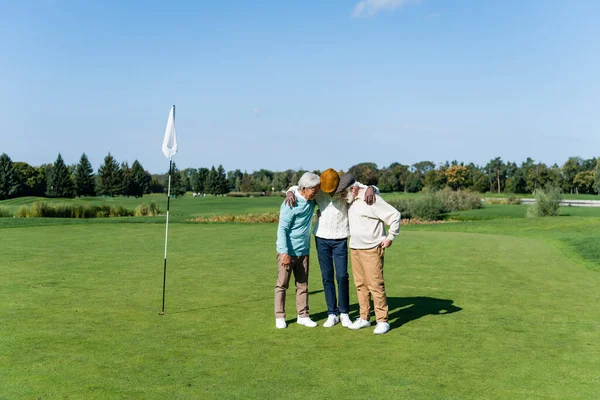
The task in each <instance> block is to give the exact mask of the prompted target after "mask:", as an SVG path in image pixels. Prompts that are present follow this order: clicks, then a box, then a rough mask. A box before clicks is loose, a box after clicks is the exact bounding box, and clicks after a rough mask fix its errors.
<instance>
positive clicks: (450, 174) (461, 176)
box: [445, 165, 469, 190]
mask: <svg viewBox="0 0 600 400" xmlns="http://www.w3.org/2000/svg"><path fill="white" fill-rule="evenodd" d="M445 175H446V182H447V183H448V186H449V187H450V188H451V189H454V190H460V189H463V188H464V186H465V184H466V183H467V181H468V177H469V169H468V168H467V167H465V166H464V165H452V166H450V167H448V169H446V172H445Z"/></svg>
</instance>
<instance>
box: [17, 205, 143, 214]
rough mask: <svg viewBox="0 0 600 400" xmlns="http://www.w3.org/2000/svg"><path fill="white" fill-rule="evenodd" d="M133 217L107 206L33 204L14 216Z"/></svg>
mask: <svg viewBox="0 0 600 400" xmlns="http://www.w3.org/2000/svg"><path fill="white" fill-rule="evenodd" d="M129 215H133V213H132V212H131V211H129V210H128V209H126V208H125V207H123V206H121V205H118V206H112V207H111V206H109V205H101V206H96V205H80V204H48V203H44V202H43V201H38V202H35V203H33V204H32V205H31V207H29V208H28V207H26V206H21V207H20V208H19V210H18V211H17V214H16V216H17V217H19V218H103V217H124V216H129Z"/></svg>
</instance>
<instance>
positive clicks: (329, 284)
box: [315, 237, 350, 314]
mask: <svg viewBox="0 0 600 400" xmlns="http://www.w3.org/2000/svg"><path fill="white" fill-rule="evenodd" d="M315 239H316V243H317V255H318V256H319V266H320V267H321V277H322V278H323V289H324V290H325V301H326V302H327V313H328V314H337V313H338V312H340V313H344V314H348V311H349V308H350V295H349V291H350V289H349V283H348V281H349V280H348V239H323V238H320V237H315ZM334 271H335V272H334ZM336 281H337V287H338V297H339V307H338V302H337V298H336V291H335V282H336Z"/></svg>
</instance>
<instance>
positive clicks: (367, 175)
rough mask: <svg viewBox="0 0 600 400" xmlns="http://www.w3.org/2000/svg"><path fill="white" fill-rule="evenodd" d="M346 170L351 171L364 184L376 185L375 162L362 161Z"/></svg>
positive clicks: (377, 173) (377, 180)
mask: <svg viewBox="0 0 600 400" xmlns="http://www.w3.org/2000/svg"><path fill="white" fill-rule="evenodd" d="M348 172H350V173H352V174H353V175H354V178H355V179H356V180H357V181H358V182H360V183H363V184H365V185H377V183H378V182H379V171H378V170H377V164H375V163H372V162H363V163H359V164H356V165H353V166H352V167H350V169H349V170H348Z"/></svg>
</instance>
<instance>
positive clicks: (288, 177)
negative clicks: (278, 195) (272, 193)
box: [273, 169, 294, 191]
mask: <svg viewBox="0 0 600 400" xmlns="http://www.w3.org/2000/svg"><path fill="white" fill-rule="evenodd" d="M293 174H294V172H293V171H292V170H291V169H288V170H287V171H283V172H276V173H275V174H274V175H273V187H275V190H276V191H282V190H287V189H288V188H289V187H290V186H292V175H293Z"/></svg>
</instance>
